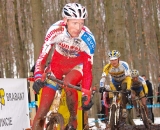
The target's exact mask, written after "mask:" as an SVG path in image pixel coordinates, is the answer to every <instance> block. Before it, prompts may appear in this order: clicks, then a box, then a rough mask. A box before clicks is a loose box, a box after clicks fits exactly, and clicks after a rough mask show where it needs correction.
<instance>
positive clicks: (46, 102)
mask: <svg viewBox="0 0 160 130" xmlns="http://www.w3.org/2000/svg"><path fill="white" fill-rule="evenodd" d="M57 66H58V65H57ZM58 68H59V66H58V67H56V65H55V66H54V68H52V72H54V76H56V77H57V78H59V79H61V77H62V75H63V73H62V71H61V70H59V69H58ZM49 70H50V69H49ZM54 70H56V71H54ZM56 85H57V83H56V82H53V81H50V82H48V83H47V84H46V86H44V87H43V88H42V94H41V99H40V105H39V107H38V111H37V113H36V116H35V118H34V121H33V126H32V130H43V128H44V123H45V118H44V117H45V116H46V115H47V113H48V112H49V109H50V107H51V105H52V102H53V99H54V96H55V93H56V90H57V87H56Z"/></svg>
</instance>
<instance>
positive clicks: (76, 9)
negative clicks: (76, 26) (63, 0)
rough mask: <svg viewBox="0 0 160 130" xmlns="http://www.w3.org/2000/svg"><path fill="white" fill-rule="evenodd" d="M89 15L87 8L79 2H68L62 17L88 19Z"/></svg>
mask: <svg viewBox="0 0 160 130" xmlns="http://www.w3.org/2000/svg"><path fill="white" fill-rule="evenodd" d="M87 16H88V13H87V9H86V8H85V7H84V6H82V5H81V4H78V3H69V4H66V5H65V6H64V7H63V10H62V17H66V18H67V19H86V18H87Z"/></svg>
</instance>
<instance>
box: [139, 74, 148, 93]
mask: <svg viewBox="0 0 160 130" xmlns="http://www.w3.org/2000/svg"><path fill="white" fill-rule="evenodd" d="M139 80H140V81H141V82H142V85H143V89H144V92H145V94H148V87H147V84H146V81H145V80H144V79H143V77H141V76H139Z"/></svg>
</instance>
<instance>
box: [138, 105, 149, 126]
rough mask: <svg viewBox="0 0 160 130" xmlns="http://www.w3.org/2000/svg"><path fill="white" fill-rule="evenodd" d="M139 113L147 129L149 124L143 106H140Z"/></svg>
mask: <svg viewBox="0 0 160 130" xmlns="http://www.w3.org/2000/svg"><path fill="white" fill-rule="evenodd" d="M140 115H141V118H142V121H143V124H144V126H145V127H146V128H147V129H149V126H150V125H149V122H148V118H147V114H146V111H145V109H144V107H140Z"/></svg>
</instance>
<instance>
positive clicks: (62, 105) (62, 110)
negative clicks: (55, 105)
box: [58, 90, 83, 130]
mask: <svg viewBox="0 0 160 130" xmlns="http://www.w3.org/2000/svg"><path fill="white" fill-rule="evenodd" d="M77 92H78V111H77V122H78V126H77V129H78V130H82V129H83V128H82V127H83V119H82V110H80V109H79V108H81V97H82V93H81V92H79V91H77ZM58 112H59V113H61V114H62V115H63V118H64V123H65V125H67V124H68V120H69V116H70V114H69V111H68V107H67V104H66V95H65V92H64V90H63V91H62V95H61V103H60V107H59V110H58Z"/></svg>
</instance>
